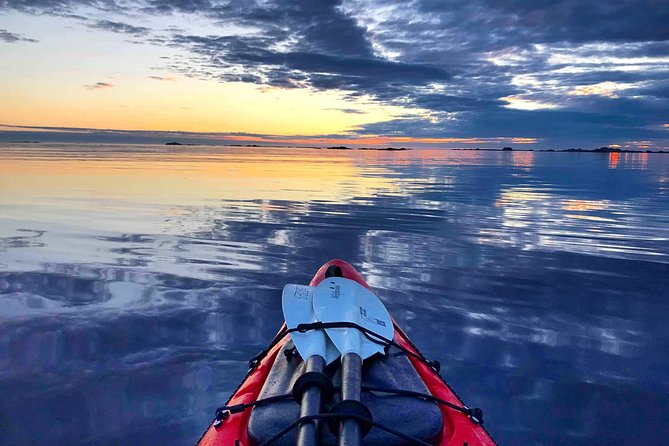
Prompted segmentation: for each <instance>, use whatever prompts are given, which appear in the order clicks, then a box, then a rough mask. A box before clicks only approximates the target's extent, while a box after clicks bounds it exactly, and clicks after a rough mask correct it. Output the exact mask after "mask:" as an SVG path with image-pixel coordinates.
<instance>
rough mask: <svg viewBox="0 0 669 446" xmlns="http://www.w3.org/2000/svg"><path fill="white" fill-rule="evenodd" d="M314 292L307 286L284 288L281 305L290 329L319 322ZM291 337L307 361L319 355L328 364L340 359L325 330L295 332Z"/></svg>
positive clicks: (291, 285) (293, 285)
mask: <svg viewBox="0 0 669 446" xmlns="http://www.w3.org/2000/svg"><path fill="white" fill-rule="evenodd" d="M314 290H315V288H314V287H311V286H306V285H295V284H288V285H286V286H285V287H283V294H282V296H281V303H282V307H283V316H284V318H285V319H286V326H287V327H288V328H295V327H297V326H298V325H299V324H310V323H312V322H316V321H317V319H316V313H314V307H313V297H314ZM290 337H291V338H292V339H293V343H294V344H295V347H296V348H297V351H298V352H299V353H300V356H302V359H304V360H305V361H306V360H307V358H309V357H310V356H313V355H319V356H321V357H323V358H324V359H325V362H326V364H330V363H331V362H332V361H334V360H335V359H337V358H338V357H339V351H338V350H337V347H335V346H334V345H333V344H332V342H331V341H330V340H329V339H328V337H327V336H326V335H325V332H323V330H309V331H306V332H304V333H298V332H293V333H291V334H290Z"/></svg>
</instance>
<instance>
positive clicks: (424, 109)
mask: <svg viewBox="0 0 669 446" xmlns="http://www.w3.org/2000/svg"><path fill="white" fill-rule="evenodd" d="M0 9H13V10H19V11H22V12H24V13H31V14H53V15H70V16H73V15H77V16H81V15H86V16H87V20H86V26H89V27H92V28H95V29H100V30H105V31H110V32H116V33H125V34H130V35H133V36H138V37H139V36H141V37H144V39H143V40H142V42H145V43H150V44H152V45H157V46H162V47H168V48H170V49H171V50H175V51H178V52H180V53H181V55H182V57H181V58H179V59H176V58H170V59H164V61H165V64H166V65H165V66H164V67H162V68H164V69H165V70H168V71H171V72H174V73H179V74H181V75H185V76H189V77H194V78H200V79H208V80H212V81H219V82H229V81H235V82H246V83H253V84H257V85H259V86H262V87H279V88H308V89H312V90H320V91H323V90H336V91H340V92H344V93H345V94H348V95H349V96H350V97H351V98H360V97H364V98H365V99H366V100H372V101H376V102H378V103H380V104H389V105H399V106H402V107H404V108H414V109H417V110H418V111H420V112H421V113H422V114H425V115H429V118H427V119H425V120H420V122H414V121H412V120H411V119H400V120H395V121H391V122H386V123H376V124H369V125H368V126H365V127H361V128H360V129H358V131H359V132H361V134H367V133H368V132H375V131H376V132H380V131H382V130H383V131H385V132H392V134H397V133H398V132H400V133H401V132H404V133H403V134H405V135H410V136H416V135H419V134H420V135H422V137H433V138H447V137H451V136H454V137H455V136H457V137H466V136H475V135H487V136H504V135H509V136H515V137H531V138H539V139H540V140H541V141H542V142H544V143H546V144H562V143H561V142H560V141H566V140H567V139H566V138H579V137H581V138H584V139H587V140H588V141H592V142H593V143H595V141H599V140H607V141H608V139H609V138H610V137H611V135H617V136H616V137H620V138H623V137H625V135H627V138H628V140H632V139H644V138H651V137H656V136H657V135H656V134H655V133H653V130H652V129H653V128H658V126H661V124H663V123H665V122H666V120H664V121H663V122H661V121H662V120H661V119H660V117H661V116H668V115H669V95H668V94H667V92H668V91H669V88H668V87H667V79H669V27H667V26H666V23H669V3H668V2H666V1H661V0H638V1H634V2H628V1H625V2H583V1H581V0H509V1H505V2H499V1H495V0H439V1H435V0H420V1H419V0H415V1H405V0H339V1H338V0H227V1H225V2H214V1H209V0H194V1H185V0H126V1H124V2H119V3H117V2H115V1H103V2H97V1H91V0H60V1H57V2H52V1H50V0H30V1H28V0H0ZM101 14H104V17H105V20H99V18H100V16H101ZM166 16H174V17H177V18H179V20H180V27H179V28H175V27H169V26H167V27H164V28H163V29H161V30H160V31H152V30H150V29H149V28H145V27H140V26H134V25H131V24H128V23H126V21H127V20H137V19H142V20H144V19H149V20H150V22H151V23H154V22H155V21H156V20H160V19H162V18H165V17H166ZM189 18H193V19H197V22H198V23H200V24H201V23H205V24H207V25H208V26H205V27H204V28H203V27H201V26H197V27H196V26H189ZM193 21H195V20H193ZM202 29H206V30H207V31H206V32H202ZM212 29H220V32H212ZM163 57H166V56H163ZM151 78H153V79H156V80H168V79H169V78H168V77H163V76H152V77H151ZM393 126H395V127H393ZM665 133H666V132H665ZM389 134H390V133H389ZM643 135H645V136H643Z"/></svg>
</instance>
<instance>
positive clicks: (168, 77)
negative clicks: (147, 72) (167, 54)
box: [149, 76, 177, 82]
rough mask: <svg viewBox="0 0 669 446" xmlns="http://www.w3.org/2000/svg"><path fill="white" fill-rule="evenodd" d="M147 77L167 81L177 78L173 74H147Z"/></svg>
mask: <svg viewBox="0 0 669 446" xmlns="http://www.w3.org/2000/svg"><path fill="white" fill-rule="evenodd" d="M149 79H154V80H157V81H167V82H171V81H175V80H177V78H176V77H174V76H149Z"/></svg>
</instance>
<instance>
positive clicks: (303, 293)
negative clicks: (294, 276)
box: [293, 286, 311, 300]
mask: <svg viewBox="0 0 669 446" xmlns="http://www.w3.org/2000/svg"><path fill="white" fill-rule="evenodd" d="M310 292H311V290H310V289H309V288H307V287H300V286H298V287H295V293H294V294H293V296H295V298H296V299H304V300H309V293H310Z"/></svg>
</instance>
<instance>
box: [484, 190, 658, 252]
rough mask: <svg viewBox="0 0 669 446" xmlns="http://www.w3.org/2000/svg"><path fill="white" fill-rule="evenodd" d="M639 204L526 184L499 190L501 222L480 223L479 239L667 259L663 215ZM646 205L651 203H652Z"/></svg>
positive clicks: (501, 244) (521, 245) (566, 249)
mask: <svg viewBox="0 0 669 446" xmlns="http://www.w3.org/2000/svg"><path fill="white" fill-rule="evenodd" d="M643 205H644V203H643V202H640V201H639V200H636V201H635V202H634V203H629V202H620V201H618V202H613V201H611V200H583V199H569V198H564V197H561V196H560V195H559V194H554V193H548V192H543V191H535V190H533V189H532V188H528V187H516V188H508V189H503V190H502V191H501V192H500V196H499V198H498V199H497V201H496V202H495V206H496V207H497V208H498V209H500V210H501V213H500V214H499V217H498V219H499V221H493V224H492V225H490V226H488V225H485V224H483V225H481V229H480V235H479V239H478V240H479V242H480V243H485V244H492V245H499V246H515V247H519V248H521V249H548V250H563V251H571V252H581V253H584V254H595V253H596V254H599V255H605V256H613V257H622V258H638V257H648V258H652V259H654V260H656V261H667V260H666V259H667V257H669V251H668V250H667V242H669V226H667V225H666V223H667V216H665V215H662V214H647V213H640V212H639V211H638V210H637V209H638V208H639V207H640V206H643ZM646 206H647V207H648V208H652V204H650V203H648V204H647V205H646ZM577 212H578V213H577ZM486 226H488V227H486Z"/></svg>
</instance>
